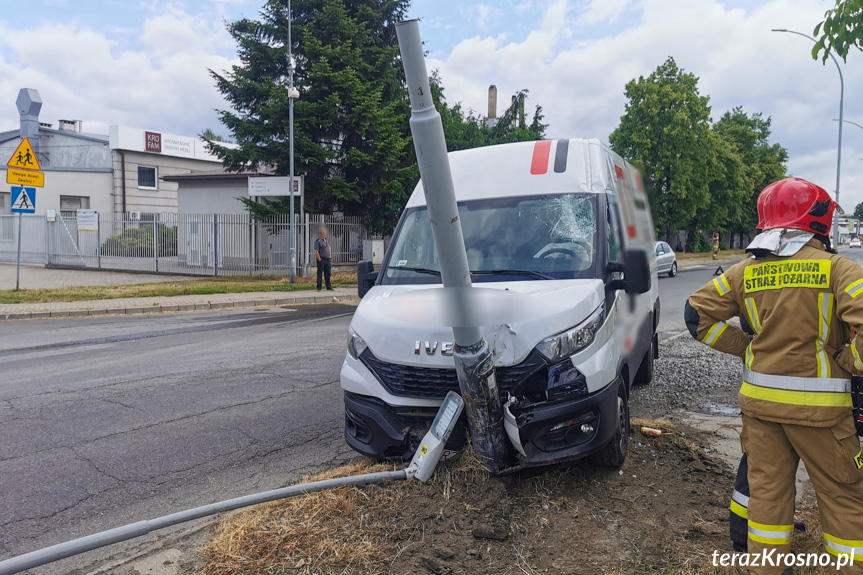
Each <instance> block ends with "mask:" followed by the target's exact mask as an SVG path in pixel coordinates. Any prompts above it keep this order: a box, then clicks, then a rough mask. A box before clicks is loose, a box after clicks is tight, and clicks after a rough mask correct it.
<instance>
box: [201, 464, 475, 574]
mask: <svg viewBox="0 0 863 575" xmlns="http://www.w3.org/2000/svg"><path fill="white" fill-rule="evenodd" d="M392 469H394V466H393V465H392V464H380V463H376V462H374V461H372V460H368V459H367V460H361V461H356V462H353V463H349V464H347V465H344V466H342V467H338V468H335V469H332V470H330V471H327V472H324V473H320V474H317V475H314V476H310V477H306V478H304V481H320V480H324V479H332V478H335V477H345V476H348V475H358V474H361V473H374V472H378V471H390V470H392ZM486 478H488V474H487V472H486V471H485V470H484V469H483V467H482V465H481V463H480V462H479V459H478V458H477V457H476V455H474V454H473V451H472V450H466V451H465V452H464V453H463V454H462V455H459V456H457V457H456V458H455V459H453V460H452V461H449V462H446V463H444V464H441V465H440V466H439V467H438V470H437V473H436V474H435V476H434V477H433V478H432V480H431V481H430V482H429V483H428V484H426V485H423V484H421V483H419V482H417V481H398V482H394V483H390V484H383V485H370V486H366V487H342V488H338V489H332V490H329V491H322V492H318V493H310V494H308V495H305V496H301V497H294V498H291V499H285V500H282V501H274V502H272V503H266V504H264V505H259V506H256V507H252V508H251V509H249V510H247V511H244V512H242V513H238V514H236V515H231V516H228V517H226V518H224V519H222V521H221V522H220V524H219V526H218V528H217V531H216V534H215V536H214V537H213V539H212V540H211V541H209V542H208V543H207V544H205V545H204V546H203V547H202V548H201V549H200V550H199V554H200V555H201V557H202V558H203V559H204V560H205V562H206V565H205V566H204V568H203V569H202V570H201V571H200V573H201V574H202V575H240V574H252V573H255V574H257V573H297V574H298V575H299V574H311V573H369V574H373V573H382V572H386V571H387V570H388V568H389V566H390V565H391V564H392V562H394V561H395V560H396V559H398V557H399V556H400V555H401V552H402V551H404V546H405V544H407V543H408V542H409V541H410V539H411V538H413V537H414V535H417V536H419V537H421V536H422V534H421V533H420V534H415V533H414V531H415V527H414V526H412V525H407V524H405V523H404V522H403V521H402V520H400V519H399V518H398V516H397V515H395V514H392V513H389V512H388V510H391V509H392V508H394V507H395V506H398V505H399V504H400V502H402V501H403V500H404V499H405V498H406V497H409V496H410V495H411V494H412V493H417V492H419V491H422V490H433V491H434V492H435V495H436V496H438V497H441V498H443V499H446V500H448V499H449V497H450V494H451V493H452V490H453V488H454V487H453V486H454V485H460V484H463V483H465V482H466V481H470V480H476V479H483V480H484V479H486Z"/></svg>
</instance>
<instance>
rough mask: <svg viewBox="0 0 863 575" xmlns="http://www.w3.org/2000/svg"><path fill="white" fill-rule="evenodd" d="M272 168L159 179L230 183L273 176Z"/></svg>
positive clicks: (183, 175) (193, 174) (210, 171)
mask: <svg viewBox="0 0 863 575" xmlns="http://www.w3.org/2000/svg"><path fill="white" fill-rule="evenodd" d="M275 175H276V170H275V168H273V167H269V166H268V167H263V168H260V169H259V170H249V171H246V172H226V171H225V170H206V171H203V172H192V173H190V174H179V175H176V176H163V177H162V178H160V179H161V180H164V181H166V182H176V183H180V182H232V181H242V180H246V179H248V178H249V177H255V176H275Z"/></svg>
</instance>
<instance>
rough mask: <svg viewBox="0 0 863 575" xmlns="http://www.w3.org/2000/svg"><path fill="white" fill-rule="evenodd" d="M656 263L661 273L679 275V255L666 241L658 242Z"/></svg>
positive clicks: (670, 275)
mask: <svg viewBox="0 0 863 575" xmlns="http://www.w3.org/2000/svg"><path fill="white" fill-rule="evenodd" d="M656 265H657V267H658V268H659V270H658V272H659V273H660V274H668V277H670V278H673V277H674V276H676V275H677V255H676V254H675V253H674V250H673V249H671V246H670V245H668V244H667V243H665V242H656Z"/></svg>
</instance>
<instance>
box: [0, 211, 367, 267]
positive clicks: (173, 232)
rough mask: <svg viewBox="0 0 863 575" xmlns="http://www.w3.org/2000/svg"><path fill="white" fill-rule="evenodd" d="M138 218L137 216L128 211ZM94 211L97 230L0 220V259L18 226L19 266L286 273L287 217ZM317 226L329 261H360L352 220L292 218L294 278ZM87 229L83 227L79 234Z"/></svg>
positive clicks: (71, 221) (10, 254) (308, 258)
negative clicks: (326, 239)
mask: <svg viewBox="0 0 863 575" xmlns="http://www.w3.org/2000/svg"><path fill="white" fill-rule="evenodd" d="M135 215H137V214H135ZM132 216H133V215H132V214H100V215H99V220H98V225H96V226H88V225H85V224H84V223H83V222H82V224H81V225H80V226H79V225H78V224H79V223H78V221H77V219H76V218H75V217H63V216H62V215H57V217H56V219H54V220H53V221H49V220H48V219H47V217H46V216H44V215H40V216H36V215H24V216H21V218H20V220H19V217H18V216H0V261H15V257H16V249H17V237H18V236H17V234H18V225H19V221H20V225H21V247H22V250H21V261H23V262H30V263H44V264H53V265H62V266H75V267H83V268H101V269H113V270H129V271H146V272H160V273H167V274H171V273H176V274H193V275H256V274H261V275H270V274H272V275H287V274H289V273H290V216H287V215H285V216H278V217H274V218H271V219H268V220H260V221H259V220H254V219H252V218H251V217H250V216H249V215H248V214H157V215H152V216H150V217H149V218H148V217H147V216H146V215H145V219H143V220H141V219H133V217H132ZM320 226H326V227H327V228H328V229H329V232H330V245H331V247H332V257H333V263H334V264H336V265H338V264H352V263H356V262H357V261H359V260H360V259H361V258H362V254H363V241H364V240H366V239H368V238H369V235H368V233H367V231H366V229H365V227H364V226H363V225H362V224H361V223H360V222H359V219H358V218H351V217H332V216H326V217H324V216H318V215H311V216H310V215H306V217H305V221H301V220H300V217H299V216H296V219H295V221H294V230H295V233H296V246H297V267H298V273H300V274H303V273H304V272H305V273H308V271H309V268H310V267H314V261H315V257H314V251H313V249H312V246H313V242H314V240H315V238H316V237H317V230H318V228H319V227H320ZM84 228H89V229H84Z"/></svg>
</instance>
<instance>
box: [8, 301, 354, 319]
mask: <svg viewBox="0 0 863 575" xmlns="http://www.w3.org/2000/svg"><path fill="white" fill-rule="evenodd" d="M359 299H360V298H358V297H356V296H306V297H293V298H291V297H288V298H270V299H254V300H242V301H235V302H214V303H199V304H182V305H170V304H169V305H153V306H148V307H130V308H123V307H113V308H100V309H89V310H88V309H72V310H57V311H32V312H8V313H2V312H0V321H7V320H22V319H53V318H69V317H89V316H105V315H143V314H153V313H170V312H189V311H210V310H225V309H235V308H253V307H274V306H284V305H298V304H321V303H345V302H355V301H359Z"/></svg>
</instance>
